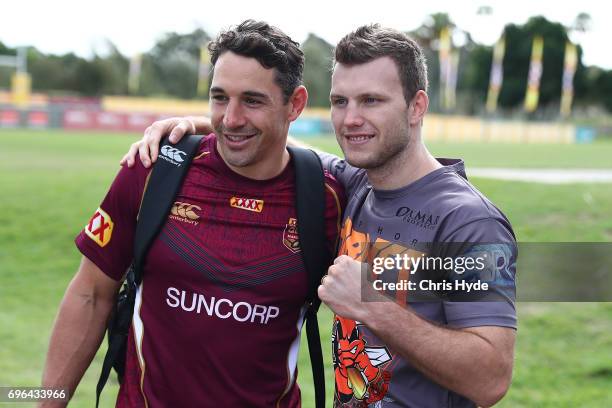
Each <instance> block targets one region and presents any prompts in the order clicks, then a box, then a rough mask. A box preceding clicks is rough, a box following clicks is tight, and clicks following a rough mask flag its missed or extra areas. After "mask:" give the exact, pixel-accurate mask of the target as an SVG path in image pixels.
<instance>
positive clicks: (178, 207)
mask: <svg viewBox="0 0 612 408" xmlns="http://www.w3.org/2000/svg"><path fill="white" fill-rule="evenodd" d="M196 210H197V211H202V208H200V207H198V206H197V205H194V204H189V203H183V202H180V201H175V202H174V204H173V205H172V208H171V209H170V214H171V215H170V218H172V219H174V220H177V221H181V222H186V223H189V224H193V225H198V222H197V221H196V220H198V219H200V216H199V215H198V214H197V213H196Z"/></svg>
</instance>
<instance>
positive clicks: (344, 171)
mask: <svg viewBox="0 0 612 408" xmlns="http://www.w3.org/2000/svg"><path fill="white" fill-rule="evenodd" d="M316 153H317V154H318V155H319V158H320V159H321V162H322V163H323V169H325V170H327V171H328V172H329V173H330V174H331V175H332V176H334V178H335V179H336V180H338V182H339V183H340V184H342V187H344V191H345V192H346V196H347V197H350V196H351V194H352V192H353V191H354V190H355V189H356V188H357V186H359V185H360V183H361V182H362V181H363V180H364V178H365V176H366V172H365V170H363V169H360V168H357V167H353V166H351V165H350V164H348V163H347V162H346V160H344V159H341V158H340V157H338V156H336V155H334V154H331V153H325V152H321V151H317V152H316Z"/></svg>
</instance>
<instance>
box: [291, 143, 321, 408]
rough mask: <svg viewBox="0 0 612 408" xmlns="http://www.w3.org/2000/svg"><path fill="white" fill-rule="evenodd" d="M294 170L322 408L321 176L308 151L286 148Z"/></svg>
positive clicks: (314, 369) (310, 341) (308, 325)
mask: <svg viewBox="0 0 612 408" xmlns="http://www.w3.org/2000/svg"><path fill="white" fill-rule="evenodd" d="M287 149H288V150H289V153H290V154H291V156H292V158H293V165H294V167H295V174H296V176H295V179H296V183H295V189H296V191H295V196H296V211H297V218H298V223H297V227H298V234H299V237H300V248H301V253H302V258H303V260H304V264H305V265H306V270H307V273H308V301H309V303H310V305H309V306H308V309H307V310H306V316H305V319H306V336H307V338H308V350H309V352H310V363H311V365H312V378H313V381H314V387H315V403H316V405H315V406H316V407H317V408H324V407H325V374H324V367H323V352H322V351H321V337H320V336H319V323H318V321H317V310H318V309H319V305H320V304H321V300H320V299H319V297H318V295H317V288H318V287H319V285H320V283H321V278H322V277H323V275H325V274H326V273H327V268H328V267H329V265H330V264H331V261H332V254H331V252H330V250H329V247H328V245H327V236H326V234H325V177H324V174H323V166H322V165H321V160H320V159H319V156H318V155H317V154H316V153H315V152H313V151H312V150H309V149H301V148H295V147H288V148H287Z"/></svg>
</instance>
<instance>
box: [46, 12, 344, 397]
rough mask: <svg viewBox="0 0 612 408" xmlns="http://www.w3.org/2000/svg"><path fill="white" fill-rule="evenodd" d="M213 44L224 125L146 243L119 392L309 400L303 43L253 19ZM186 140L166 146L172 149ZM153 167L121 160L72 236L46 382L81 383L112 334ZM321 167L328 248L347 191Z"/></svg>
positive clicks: (218, 120) (217, 115)
mask: <svg viewBox="0 0 612 408" xmlns="http://www.w3.org/2000/svg"><path fill="white" fill-rule="evenodd" d="M210 51H211V60H212V63H213V65H214V76H213V81H212V85H211V89H210V95H211V113H212V123H213V126H214V129H215V133H214V134H211V135H209V136H207V137H205V138H204V139H203V141H202V143H201V146H200V147H199V151H198V153H197V154H196V156H195V158H194V161H193V163H192V165H191V167H190V169H189V172H188V173H187V176H186V178H185V181H184V184H183V186H182V188H181V190H180V192H179V194H178V195H177V197H176V202H175V203H174V205H173V207H172V210H171V214H170V215H169V216H168V221H167V223H166V225H165V226H164V228H163V229H162V231H161V232H160V234H159V236H158V238H157V239H156V240H155V241H154V243H153V245H152V247H151V250H150V251H149V255H148V258H147V261H146V263H145V266H144V272H143V276H144V277H143V282H142V284H141V286H140V287H139V290H138V291H137V294H136V306H135V312H134V316H133V322H132V329H131V331H130V335H129V339H128V351H127V362H126V374H125V378H124V381H123V383H122V384H121V389H120V391H119V395H118V398H117V406H121V407H131V406H139V407H140V406H142V407H162V406H178V407H188V406H199V407H270V406H275V407H296V406H299V405H300V391H299V388H298V387H297V384H296V381H295V379H296V374H297V369H296V363H297V355H298V347H299V337H300V330H301V327H302V322H303V318H304V313H305V310H306V305H305V301H306V293H307V274H306V270H305V267H304V265H303V263H302V259H301V255H300V246H299V237H298V236H297V234H296V223H297V216H296V210H295V207H294V196H295V185H294V176H295V175H294V168H293V165H292V163H291V159H290V156H289V154H288V152H287V150H286V148H285V145H286V138H287V132H288V129H289V124H290V123H291V122H292V121H293V120H295V119H296V118H297V117H298V116H299V115H300V113H301V111H302V110H303V108H304V106H305V105H306V101H307V98H308V95H307V92H306V89H305V88H304V87H303V86H302V85H301V80H302V70H303V59H304V58H303V54H302V52H301V51H300V49H299V48H298V44H297V43H295V42H293V41H292V40H291V39H290V38H289V37H288V36H287V35H285V34H284V33H282V32H281V31H280V30H278V29H277V28H275V27H271V26H269V25H268V24H266V23H263V22H254V21H249V20H248V21H245V22H244V23H242V24H241V25H239V26H238V27H236V28H234V29H231V30H228V31H226V32H223V33H222V34H220V35H219V37H218V38H217V39H216V41H214V42H213V43H211V45H210ZM180 153H181V152H180V151H176V149H172V148H169V149H166V150H164V149H162V151H161V155H162V156H164V157H165V158H166V159H168V160H176V158H177V155H178V156H180ZM148 175H149V169H146V168H145V167H144V166H143V165H142V164H141V163H140V162H138V163H136V166H134V167H133V168H131V169H130V168H127V167H124V168H122V169H121V170H120V171H119V174H118V175H117V177H116V178H115V180H114V182H113V184H112V186H111V188H110V190H109V192H108V193H107V195H106V197H105V198H104V200H103V201H102V203H101V205H100V207H99V208H98V209H97V210H96V211H95V213H94V215H93V216H92V218H91V219H90V221H89V222H88V223H87V224H86V225H85V228H84V229H83V231H82V232H81V233H80V234H79V235H78V236H77V238H76V244H77V247H78V248H79V250H80V251H81V252H82V253H83V255H84V256H83V258H82V261H81V265H80V267H79V270H78V272H77V273H76V275H75V277H74V279H73V280H72V282H71V283H70V285H69V287H68V289H67V291H66V294H65V296H64V300H63V301H62V305H61V307H60V311H59V314H58V317H57V320H56V323H55V326H54V329H53V333H52V336H51V341H50V345H49V353H48V355H47V361H46V366H45V372H44V376H43V385H44V386H47V387H54V388H60V387H61V388H68V389H69V391H70V395H72V393H73V392H74V390H75V389H76V387H77V385H78V383H79V381H80V379H81V377H82V375H83V373H84V372H85V370H86V369H87V367H88V366H89V364H90V362H91V360H92V358H93V356H94V355H95V352H96V350H97V349H98V347H99V345H100V342H101V341H102V339H103V336H104V330H105V327H106V321H107V319H108V316H109V313H110V311H111V308H112V306H113V304H114V299H115V296H116V293H117V291H118V289H119V287H120V284H121V281H122V279H123V277H124V274H125V272H126V269H127V267H128V266H129V264H130V262H131V260H132V255H133V239H134V232H135V226H136V219H137V215H138V210H139V205H140V201H141V197H142V194H143V191H144V189H145V187H146V183H147V180H148ZM325 178H326V187H327V188H326V195H327V197H326V225H327V228H326V233H327V241H328V244H329V245H330V248H332V247H333V246H334V244H335V241H336V237H337V234H338V228H339V222H340V218H339V217H340V212H341V208H340V206H341V203H342V201H343V193H342V191H341V189H340V188H339V186H338V184H337V182H336V181H335V180H334V179H333V177H332V176H330V175H329V174H328V173H326V174H325ZM58 405H61V403H58Z"/></svg>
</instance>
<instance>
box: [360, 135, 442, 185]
mask: <svg viewBox="0 0 612 408" xmlns="http://www.w3.org/2000/svg"><path fill="white" fill-rule="evenodd" d="M440 167H442V165H441V164H440V163H439V162H438V161H437V160H436V159H435V158H434V157H433V156H432V155H431V153H429V150H427V148H426V147H425V145H424V144H423V143H422V142H421V139H420V137H419V138H417V139H416V140H414V143H410V144H409V145H408V146H407V147H406V149H404V150H403V151H402V152H400V153H399V154H397V155H396V156H395V157H393V158H392V159H391V160H389V162H387V163H385V164H384V165H383V166H380V167H377V168H375V169H368V170H367V173H368V180H369V181H370V183H371V184H372V186H373V187H374V188H375V189H377V190H395V189H398V188H401V187H404V186H407V185H408V184H411V183H413V182H415V181H417V180H418V179H420V178H422V177H424V176H426V175H427V174H429V173H431V172H432V171H434V170H436V169H439V168H440Z"/></svg>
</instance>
